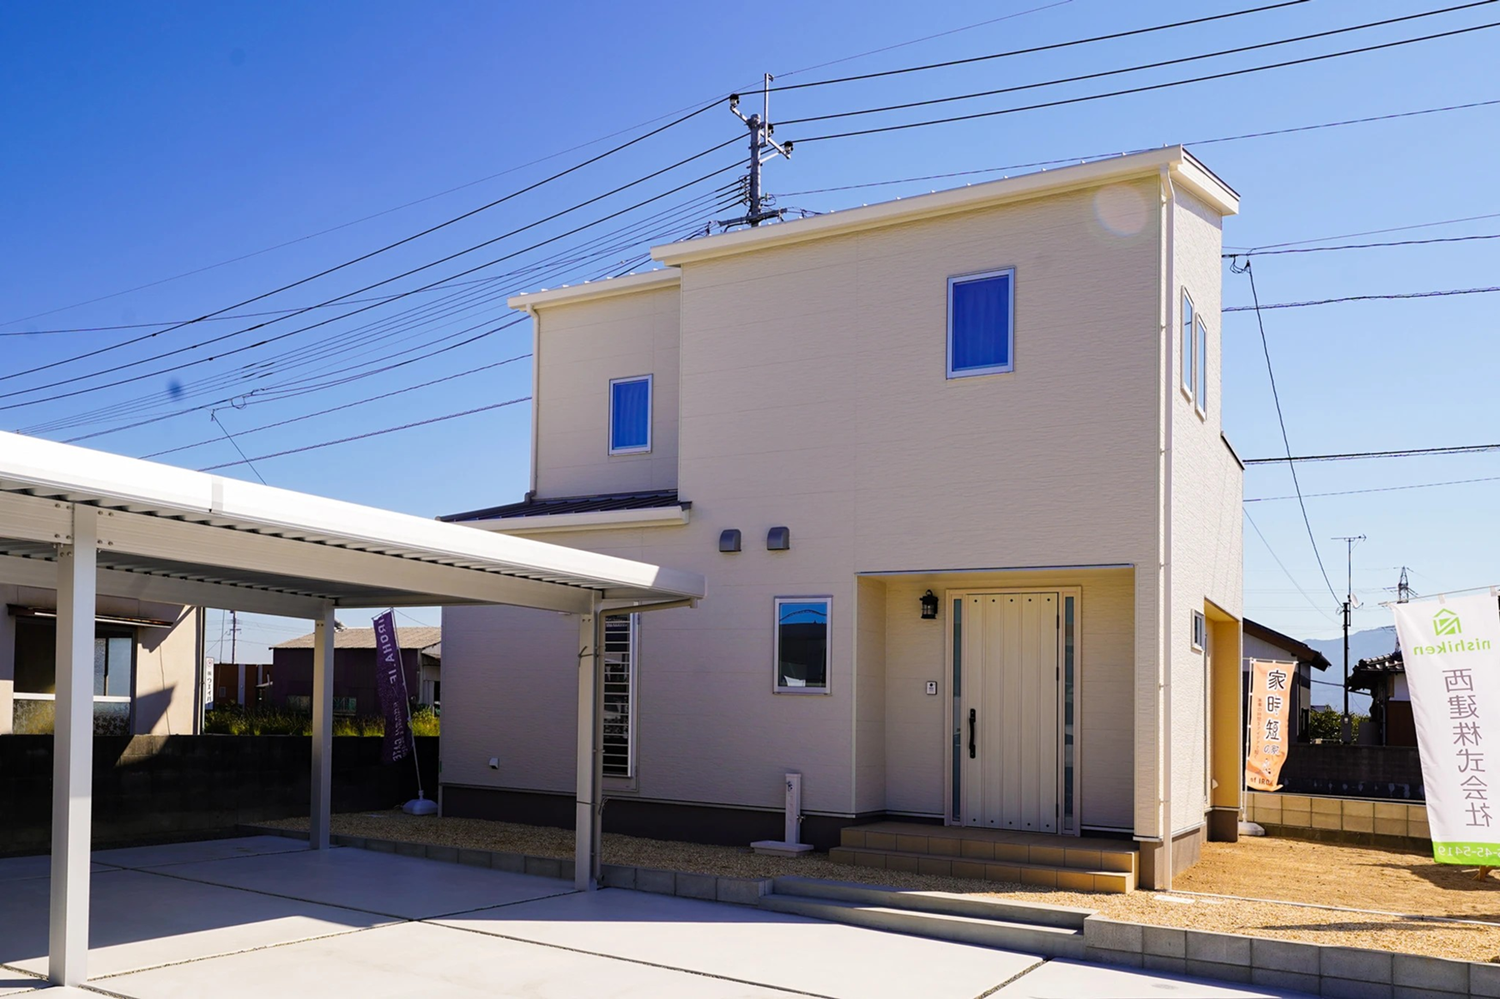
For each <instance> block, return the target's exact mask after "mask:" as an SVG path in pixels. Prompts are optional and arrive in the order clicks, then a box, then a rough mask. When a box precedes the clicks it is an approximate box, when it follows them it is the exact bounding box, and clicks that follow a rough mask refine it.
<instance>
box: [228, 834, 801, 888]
mask: <svg viewBox="0 0 1500 999" xmlns="http://www.w3.org/2000/svg"><path fill="white" fill-rule="evenodd" d="M239 828H240V830H241V831H242V832H246V833H252V834H255V835H260V836H282V837H285V838H287V839H300V840H305V839H307V833H305V832H303V831H301V830H300V829H281V828H278V827H273V826H257V825H242V826H240V827H239ZM329 841H330V842H332V843H333V844H334V845H335V846H346V847H354V848H356V849H361V850H374V851H376V852H377V853H394V854H398V855H399V856H403V857H422V858H425V859H427V860H437V861H441V862H442V863H446V864H465V865H468V866H470V867H488V868H491V869H493V870H497V871H507V872H509V873H511V874H531V875H534V876H536V877H541V878H557V879H559V880H562V881H568V882H571V881H572V880H573V861H572V860H563V859H559V858H557V857H533V856H530V855H528V854H524V853H508V852H506V851H504V850H467V849H461V848H459V847H456V846H429V845H427V844H423V843H410V842H407V841H405V840H393V839H375V838H373V837H369V836H345V835H343V834H340V833H334V834H333V835H331V836H329ZM600 884H602V885H603V886H604V887H606V888H629V889H632V890H634V891H649V892H655V893H656V894H658V895H675V896H677V897H678V898H696V899H700V900H703V901H707V902H729V903H731V904H734V905H759V904H760V898H761V896H762V895H767V894H770V892H771V879H770V878H728V877H719V876H717V875H713V874H689V873H687V872H685V871H659V870H655V869H653V868H649V867H626V866H623V865H620V864H603V865H601V867H600Z"/></svg>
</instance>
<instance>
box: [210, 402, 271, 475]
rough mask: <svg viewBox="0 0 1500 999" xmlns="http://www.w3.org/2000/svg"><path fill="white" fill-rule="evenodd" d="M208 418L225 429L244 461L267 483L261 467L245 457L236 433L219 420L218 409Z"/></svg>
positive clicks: (226, 435) (226, 434) (229, 439)
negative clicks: (232, 432)
mask: <svg viewBox="0 0 1500 999" xmlns="http://www.w3.org/2000/svg"><path fill="white" fill-rule="evenodd" d="M208 418H209V419H210V420H213V421H214V423H215V424H216V425H217V426H218V428H219V429H220V430H222V431H224V439H225V440H227V441H228V442H229V443H230V444H233V445H234V449H235V450H236V451H238V452H239V455H240V457H241V458H244V459H245V460H244V462H243V463H244V464H246V465H249V466H250V471H252V472H254V473H255V477H256V478H257V479H259V480H260V484H261V485H265V484H266V477H265V476H264V475H261V474H260V469H258V468H256V467H255V463H254V462H252V461H251V460H250V459H249V458H246V457H245V451H244V449H243V448H241V447H240V442H239V441H237V440H235V439H234V435H233V434H231V433H230V432H229V428H228V427H226V426H224V424H223V423H221V422H220V421H219V414H218V411H217V410H215V411H214V412H212V413H210V414H208Z"/></svg>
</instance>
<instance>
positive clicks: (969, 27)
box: [774, 0, 1073, 79]
mask: <svg viewBox="0 0 1500 999" xmlns="http://www.w3.org/2000/svg"><path fill="white" fill-rule="evenodd" d="M1072 2H1073V0H1057V2H1055V3H1049V4H1046V5H1044V6H1041V7H1030V8H1028V9H1026V10H1018V11H1016V12H1015V13H1014V14H1004V15H1002V16H1000V17H992V18H990V19H989V20H988V21H976V22H974V23H973V24H966V25H964V26H963V27H960V28H949V29H948V30H947V31H939V32H938V33H937V34H935V35H923V36H922V37H921V38H913V39H910V40H908V41H904V42H897V43H895V44H894V45H885V46H882V47H881V48H878V49H871V50H870V51H868V52H860V53H858V54H857V55H850V56H843V57H841V58H838V59H830V60H828V61H827V62H820V63H818V64H817V65H814V66H803V67H802V68H801V69H793V70H788V71H787V72H784V73H776V74H774V77H775V78H776V79H781V78H783V77H787V76H796V75H797V74H799V73H808V72H811V71H812V70H815V69H823V68H825V67H827V66H837V65H838V64H839V63H843V62H853V61H854V60H855V59H864V58H866V57H868V56H872V55H881V54H883V53H886V52H892V51H895V50H896V49H904V48H906V47H907V46H909V45H919V44H921V43H922V42H930V41H932V40H933V39H934V38H946V37H948V36H949V35H956V34H959V33H960V32H964V31H973V30H974V29H975V28H987V27H989V26H990V25H992V24H999V23H1000V22H1001V21H1009V20H1012V19H1014V18H1017V17H1024V16H1025V15H1027V14H1039V13H1041V12H1042V11H1044V10H1051V9H1052V8H1054V7H1065V6H1067V5H1068V4H1070V3H1072Z"/></svg>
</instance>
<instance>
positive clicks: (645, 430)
mask: <svg viewBox="0 0 1500 999" xmlns="http://www.w3.org/2000/svg"><path fill="white" fill-rule="evenodd" d="M650 450H651V376H650V375H641V376H639V377H636V378H616V379H614V380H612V381H611V382H610V383H609V453H610V454H640V453H642V452H645V451H650Z"/></svg>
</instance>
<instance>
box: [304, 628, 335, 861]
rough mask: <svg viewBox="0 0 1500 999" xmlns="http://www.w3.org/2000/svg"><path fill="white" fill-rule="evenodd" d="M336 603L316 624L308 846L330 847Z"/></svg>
mask: <svg viewBox="0 0 1500 999" xmlns="http://www.w3.org/2000/svg"><path fill="white" fill-rule="evenodd" d="M334 632H335V629H334V620H333V605H332V604H327V605H325V606H324V608H323V614H322V616H321V617H318V618H315V619H314V623H313V689H312V808H311V810H310V811H309V813H308V822H307V829H308V835H307V845H308V848H309V849H312V850H326V849H328V833H329V828H330V825H331V823H332V812H333V636H334Z"/></svg>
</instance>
